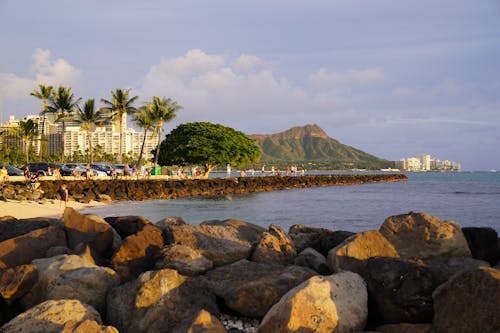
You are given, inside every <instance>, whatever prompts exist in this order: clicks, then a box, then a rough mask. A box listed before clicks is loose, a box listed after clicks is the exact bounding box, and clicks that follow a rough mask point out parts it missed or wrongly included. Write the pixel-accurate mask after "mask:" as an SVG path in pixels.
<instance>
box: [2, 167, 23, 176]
mask: <svg viewBox="0 0 500 333" xmlns="http://www.w3.org/2000/svg"><path fill="white" fill-rule="evenodd" d="M4 166H5V169H7V173H8V175H9V176H22V175H24V173H23V170H21V169H19V168H16V167H15V166H12V165H7V164H0V169H1V168H3V167H4Z"/></svg>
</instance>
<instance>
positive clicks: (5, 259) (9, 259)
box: [0, 227, 67, 268]
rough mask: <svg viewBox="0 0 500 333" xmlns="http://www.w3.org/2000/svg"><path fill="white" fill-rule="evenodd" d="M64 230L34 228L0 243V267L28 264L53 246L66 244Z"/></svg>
mask: <svg viewBox="0 0 500 333" xmlns="http://www.w3.org/2000/svg"><path fill="white" fill-rule="evenodd" d="M66 245H67V244H66V235H65V234H64V231H62V230H61V229H59V228H56V227H47V228H42V229H35V230H33V231H30V232H28V233H27V234H24V235H21V236H17V237H14V238H11V239H8V240H5V241H3V242H1V243H0V268H7V267H14V266H19V265H23V264H29V263H30V262H31V261H32V260H33V259H36V258H43V257H44V256H45V253H46V252H47V250H48V249H50V248H51V247H53V246H66Z"/></svg>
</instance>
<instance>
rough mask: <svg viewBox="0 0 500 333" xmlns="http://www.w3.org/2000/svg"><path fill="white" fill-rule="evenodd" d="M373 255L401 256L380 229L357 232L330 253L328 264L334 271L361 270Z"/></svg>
mask: <svg viewBox="0 0 500 333" xmlns="http://www.w3.org/2000/svg"><path fill="white" fill-rule="evenodd" d="M372 257H392V258H397V257H399V255H398V252H397V251H396V249H395V248H394V246H392V244H391V243H389V241H388V240H387V239H386V238H385V237H384V236H383V235H382V234H381V233H380V232H378V231H376V230H370V231H365V232H362V233H359V234H355V235H353V236H351V237H349V238H347V239H346V240H344V241H343V242H342V243H340V244H339V245H337V246H336V247H334V248H333V249H331V250H330V252H329V253H328V258H327V260H328V266H329V267H330V270H331V271H332V272H339V271H341V270H347V271H353V272H359V271H361V270H362V269H363V267H364V265H365V263H366V260H367V259H369V258H372Z"/></svg>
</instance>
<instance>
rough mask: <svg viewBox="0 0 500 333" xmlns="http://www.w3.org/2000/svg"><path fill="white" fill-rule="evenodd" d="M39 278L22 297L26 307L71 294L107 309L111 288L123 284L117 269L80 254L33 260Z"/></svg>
mask: <svg viewBox="0 0 500 333" xmlns="http://www.w3.org/2000/svg"><path fill="white" fill-rule="evenodd" d="M33 265H35V266H36V267H37V269H38V281H37V283H36V285H35V286H34V287H33V288H32V289H31V291H30V292H29V293H28V294H27V295H26V296H25V297H23V299H22V303H23V304H24V305H25V306H26V307H31V306H34V305H36V304H38V303H40V302H43V301H45V300H49V299H61V298H71V299H77V300H79V301H81V302H82V303H85V304H89V305H91V306H93V307H94V308H95V309H97V311H99V312H101V313H104V309H105V308H106V295H107V293H108V291H109V290H110V289H111V288H113V287H115V286H117V285H118V284H119V282H120V281H119V278H118V276H117V274H116V273H115V271H113V270H112V269H110V268H107V267H100V266H96V265H94V264H91V263H89V262H88V261H86V260H84V259H82V258H80V257H78V256H76V255H60V256H56V257H51V258H45V259H37V260H33Z"/></svg>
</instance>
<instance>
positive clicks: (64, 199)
mask: <svg viewBox="0 0 500 333" xmlns="http://www.w3.org/2000/svg"><path fill="white" fill-rule="evenodd" d="M59 195H60V196H61V201H60V202H59V208H61V206H62V203H63V202H64V208H65V209H66V204H67V203H68V187H67V186H66V184H62V185H61V189H60V190H59Z"/></svg>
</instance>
